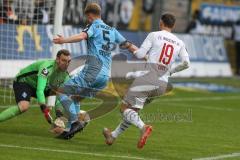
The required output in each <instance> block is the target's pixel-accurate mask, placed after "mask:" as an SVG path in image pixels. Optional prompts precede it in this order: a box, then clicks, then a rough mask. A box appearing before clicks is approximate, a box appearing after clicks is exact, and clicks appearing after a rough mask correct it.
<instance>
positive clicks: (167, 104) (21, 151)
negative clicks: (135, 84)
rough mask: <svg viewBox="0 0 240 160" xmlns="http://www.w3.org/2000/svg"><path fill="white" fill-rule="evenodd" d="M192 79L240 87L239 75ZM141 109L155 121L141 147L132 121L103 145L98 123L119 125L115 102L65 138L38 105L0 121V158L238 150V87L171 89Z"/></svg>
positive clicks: (56, 159)
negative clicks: (52, 127) (227, 89)
mask: <svg viewBox="0 0 240 160" xmlns="http://www.w3.org/2000/svg"><path fill="white" fill-rule="evenodd" d="M181 81H185V80H183V79H182V80H181ZM193 81H194V80H193ZM196 81H202V82H209V81H210V82H214V83H218V84H227V85H232V86H234V87H240V83H239V79H198V80H196ZM92 107H94V106H92ZM83 108H89V105H88V106H84V105H83ZM2 110H3V108H1V111H2ZM141 114H142V116H143V118H144V119H145V120H146V121H147V122H148V123H149V124H151V125H153V132H152V135H151V137H150V138H149V139H148V142H147V144H146V146H145V147H144V148H143V149H142V150H139V149H137V147H136V145H137V140H138V137H139V131H138V129H137V128H135V127H133V126H132V127H130V128H129V129H128V130H127V131H126V132H125V133H124V134H123V135H121V136H120V137H119V138H118V139H117V140H116V143H115V144H113V145H112V146H107V145H105V143H104V139H103V136H102V129H103V127H110V128H112V129H114V128H115V127H116V126H117V125H118V123H119V122H120V114H119V112H118V108H116V109H115V110H114V111H113V112H111V113H109V114H107V115H105V116H103V117H100V118H98V119H96V120H93V121H91V122H90V124H89V126H87V128H86V129H85V130H84V131H83V132H82V133H80V134H77V135H76V136H75V137H74V138H73V139H71V140H69V141H65V140H59V139H56V138H54V135H53V134H52V133H50V132H49V129H50V127H49V125H48V124H47V123H46V122H45V119H44V118H43V115H42V114H41V113H40V109H39V108H37V107H32V108H30V110H29V111H28V112H26V113H24V114H22V115H20V116H18V117H16V118H14V119H12V120H9V121H6V122H3V123H0V160H33V159H34V160H43V159H45V160H77V159H82V160H88V159H89V160H90V159H91V160H110V159H112V160H115V159H123V160H125V159H136V160H142V159H163V160H185V159H186V160H187V159H194V158H203V157H215V156H219V155H229V154H231V153H240V93H213V92H207V91H196V90H185V89H174V90H173V91H172V92H171V93H170V94H169V95H166V96H162V97H160V98H158V99H155V100H154V101H153V102H152V103H150V104H149V105H147V106H146V107H145V109H144V110H143V111H142V112H141ZM229 159H231V160H232V159H234V160H235V159H240V156H235V157H232V158H231V157H230V158H229Z"/></svg>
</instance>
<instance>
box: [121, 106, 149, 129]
mask: <svg viewBox="0 0 240 160" xmlns="http://www.w3.org/2000/svg"><path fill="white" fill-rule="evenodd" d="M123 118H124V120H125V121H127V122H129V123H131V124H133V125H135V126H136V127H138V128H139V129H140V130H142V129H143V127H144V125H145V124H144V122H143V121H142V119H141V118H140V117H139V115H138V113H137V112H136V111H134V110H132V109H129V108H128V109H126V110H125V111H124V112H123Z"/></svg>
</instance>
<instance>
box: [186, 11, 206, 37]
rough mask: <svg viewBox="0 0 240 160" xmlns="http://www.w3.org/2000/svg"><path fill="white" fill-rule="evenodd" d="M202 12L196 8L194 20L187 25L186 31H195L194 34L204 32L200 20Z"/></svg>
mask: <svg viewBox="0 0 240 160" xmlns="http://www.w3.org/2000/svg"><path fill="white" fill-rule="evenodd" d="M200 18H201V12H200V11H199V10H195V11H194V13H193V16H192V20H191V21H190V23H189V24H188V26H187V29H186V33H193V34H203V33H204V27H203V25H202V24H201V21H200Z"/></svg>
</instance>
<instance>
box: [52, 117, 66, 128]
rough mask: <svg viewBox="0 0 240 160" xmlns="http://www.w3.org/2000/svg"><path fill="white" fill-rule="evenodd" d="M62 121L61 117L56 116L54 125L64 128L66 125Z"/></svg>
mask: <svg viewBox="0 0 240 160" xmlns="http://www.w3.org/2000/svg"><path fill="white" fill-rule="evenodd" d="M64 121H65V120H64V119H63V117H60V118H57V119H55V121H54V125H55V126H57V127H60V128H66V125H65V122H64Z"/></svg>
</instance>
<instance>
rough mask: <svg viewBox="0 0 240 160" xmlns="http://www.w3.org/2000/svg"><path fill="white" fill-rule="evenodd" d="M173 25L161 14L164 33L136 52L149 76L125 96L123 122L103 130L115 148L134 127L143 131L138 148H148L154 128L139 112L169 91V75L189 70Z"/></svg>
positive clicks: (153, 35) (151, 37) (152, 35)
mask: <svg viewBox="0 0 240 160" xmlns="http://www.w3.org/2000/svg"><path fill="white" fill-rule="evenodd" d="M174 25H175V17H174V15H172V14H169V13H166V14H164V15H162V16H161V19H160V30H161V31H158V32H151V33H149V35H148V36H147V38H146V39H145V40H144V42H143V44H142V46H141V47H140V48H139V49H136V50H135V51H134V54H135V55H136V56H137V57H138V58H145V59H146V60H147V62H148V63H147V64H148V65H147V69H148V73H147V74H145V75H143V76H141V77H138V78H136V79H135V80H134V82H133V83H132V85H131V86H130V88H129V90H128V92H127V94H126V96H125V97H124V100H123V103H122V105H121V109H120V111H121V113H122V116H123V119H122V122H121V123H120V124H119V125H118V127H117V128H116V129H115V130H114V131H113V132H111V131H110V129H108V128H104V130H103V135H104V137H105V142H106V144H108V145H112V144H113V142H114V140H115V139H116V138H117V137H118V136H119V135H120V134H121V133H122V132H124V131H125V130H126V129H127V128H128V127H129V126H130V125H132V124H133V125H134V126H136V127H138V128H139V129H140V131H141V136H140V139H139V141H138V144H137V147H138V148H143V146H144V145H145V143H146V140H147V138H148V137H149V135H150V134H151V132H152V126H150V125H146V124H145V123H144V122H143V121H142V119H141V118H140V117H139V115H138V111H139V110H140V109H142V108H143V106H144V103H145V102H146V99H147V98H148V97H153V96H159V95H162V94H164V93H165V92H166V89H167V84H168V77H169V76H170V75H172V74H173V73H176V72H179V71H182V70H184V69H187V68H188V67H189V64H190V61H189V56H188V53H187V50H186V48H185V45H184V43H183V41H182V40H180V39H179V38H177V37H176V36H175V35H174V34H172V33H171V31H172V29H173V27H174ZM177 57H179V58H180V59H181V62H180V63H179V64H178V65H176V66H175V67H172V64H173V63H174V61H175V59H176V58H177Z"/></svg>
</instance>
